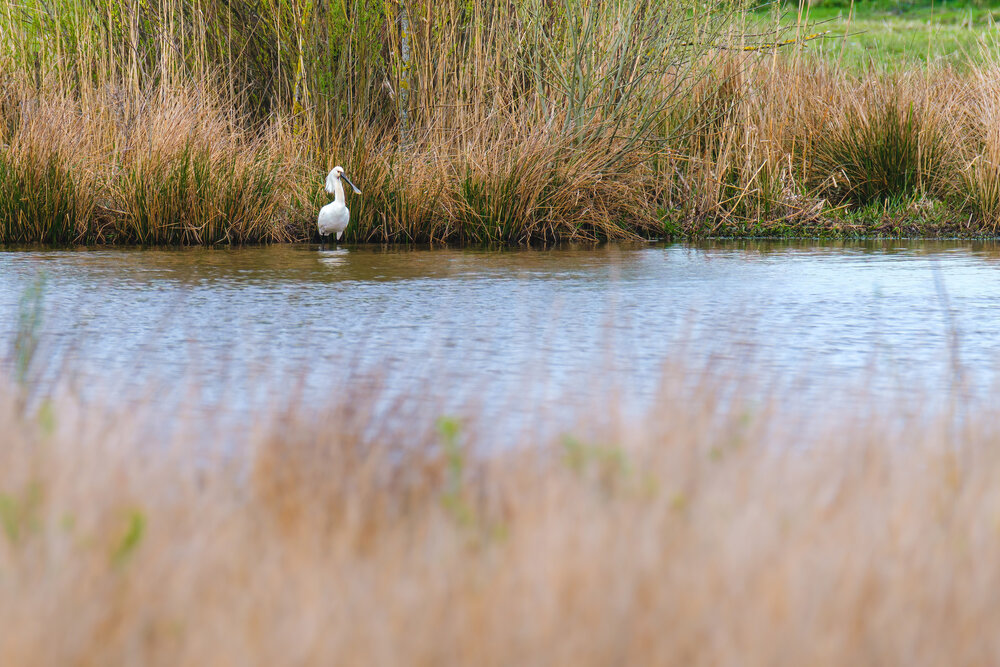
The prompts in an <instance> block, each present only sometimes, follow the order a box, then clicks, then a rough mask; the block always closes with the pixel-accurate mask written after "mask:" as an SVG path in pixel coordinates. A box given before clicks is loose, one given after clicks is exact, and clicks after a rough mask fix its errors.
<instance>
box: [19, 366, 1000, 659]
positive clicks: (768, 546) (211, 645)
mask: <svg viewBox="0 0 1000 667" xmlns="http://www.w3.org/2000/svg"><path fill="white" fill-rule="evenodd" d="M693 377H694V376H693V375H692V374H691V373H689V372H682V369H666V370H665V371H664V373H663V376H662V385H661V388H660V391H659V394H658V396H657V397H656V399H657V400H656V401H655V403H654V405H655V406H656V407H655V409H653V410H651V411H650V412H649V413H647V414H644V415H641V416H633V417H628V418H626V417H624V416H623V415H624V414H625V412H624V411H623V409H624V408H625V407H626V406H622V405H619V404H617V403H616V401H615V399H614V398H613V397H612V396H608V397H607V400H606V401H605V402H602V403H600V405H601V409H600V410H598V411H596V412H595V411H590V412H587V411H586V409H585V408H584V407H581V408H580V410H581V411H580V414H579V415H578V417H579V419H578V420H577V423H578V431H577V432H576V433H575V434H573V435H572V436H570V435H567V436H566V437H564V438H562V439H559V440H556V441H553V442H548V441H542V442H534V441H524V442H522V443H520V444H521V445H522V446H523V447H519V448H516V449H511V450H505V451H501V452H496V451H494V452H488V453H486V452H482V451H480V448H479V447H478V443H479V436H478V435H477V434H482V433H484V432H486V433H488V432H489V429H490V428H491V426H490V424H489V423H483V422H482V421H481V420H479V419H478V418H477V416H476V414H475V413H472V414H463V415H455V416H453V417H450V418H448V419H443V420H442V419H438V417H439V415H440V413H436V412H435V411H433V410H426V409H421V410H418V411H414V410H413V409H412V406H409V405H408V404H407V403H406V400H405V399H394V400H396V401H397V402H395V403H393V404H392V405H390V406H387V404H386V402H385V398H386V397H384V396H379V395H378V394H377V392H376V394H371V393H368V392H370V391H371V390H370V389H369V390H358V389H355V388H354V387H357V386H360V385H356V384H351V385H348V386H347V387H346V388H345V391H344V393H343V394H342V395H341V396H340V397H339V399H342V400H338V401H336V402H334V403H331V404H330V405H326V406H322V407H323V409H321V410H318V411H317V412H316V413H310V412H306V411H303V410H301V409H291V410H288V411H285V410H282V409H280V408H276V409H275V411H274V412H273V413H272V414H259V415H256V417H255V424H256V426H255V429H254V435H253V436H252V437H250V438H248V440H247V441H246V442H240V443H238V446H237V447H235V448H234V449H233V450H232V451H235V452H238V456H236V457H235V458H234V457H232V456H229V455H219V456H215V455H213V454H212V449H211V448H210V447H206V446H204V445H202V446H198V445H192V444H191V442H193V441H196V440H197V438H196V437H191V436H192V435H195V434H197V433H200V432H202V429H204V428H205V427H206V426H207V425H206V424H204V423H203V422H202V421H200V419H204V418H200V419H195V418H187V419H185V418H179V419H177V418H175V419H173V420H172V421H171V424H172V426H173V428H172V429H171V430H170V431H169V432H170V433H173V434H174V435H173V436H172V437H167V436H165V435H164V434H165V433H167V431H164V430H163V428H162V424H163V420H164V415H163V414H162V412H161V410H159V409H158V406H157V405H156V404H155V403H149V404H146V405H142V404H140V405H139V406H138V407H133V408H129V409H128V410H127V411H126V410H124V409H115V408H110V409H106V406H101V405H95V404H94V403H93V402H91V403H90V404H83V403H81V402H79V401H78V400H76V399H74V398H73V396H72V394H66V393H61V394H59V395H57V396H55V397H52V398H50V399H49V400H47V401H44V402H42V403H38V402H37V401H36V402H35V403H34V404H32V405H31V406H30V407H25V405H24V403H23V402H22V399H21V394H20V390H19V389H17V388H15V387H14V386H13V385H12V384H11V383H7V382H5V383H4V384H3V386H2V389H0V420H2V422H3V423H4V424H5V431H4V446H3V447H2V448H0V624H2V627H3V628H4V632H3V633H0V661H2V662H3V664H12V665H19V664H31V665H65V664H105V665H108V664H136V663H141V664H148V665H159V664H163V665H178V664H206V663H211V664H276V663H281V664H285V663H289V662H296V663H303V664H399V663H406V664H417V665H420V664H434V665H441V664H470V663H476V664H497V665H505V664H511V663H518V662H523V661H526V660H527V661H529V662H537V663H540V664H564V663H573V664H608V663H610V662H627V663H630V664H631V663H640V664H650V663H657V664H675V663H684V664H728V663H734V662H738V663H741V664H789V665H801V664H804V663H810V664H811V663H816V662H823V663H831V664H867V663H908V664H941V663H948V664H979V663H984V662H989V661H990V660H991V658H992V656H994V655H996V652H997V650H998V648H1000V647H998V646H997V638H996V633H993V632H991V631H990V630H991V629H992V628H994V627H996V623H997V621H998V617H1000V603H998V602H997V599H996V597H995V596H994V595H993V594H992V591H993V590H994V589H995V584H996V581H997V579H998V577H1000V565H998V564H1000V530H998V525H1000V496H998V492H997V486H996V484H995V479H996V476H997V474H1000V457H998V453H997V448H996V447H995V446H994V445H995V442H996V439H997V435H998V434H997V429H996V424H997V423H998V422H997V419H996V417H995V415H993V414H992V409H991V408H989V409H985V410H983V411H980V410H973V409H971V408H962V407H956V408H955V409H954V410H948V409H943V410H933V409H929V408H928V407H927V404H923V405H921V404H918V403H916V402H911V401H910V399H903V398H902V397H900V398H899V399H898V400H895V399H888V398H887V397H885V396H881V397H879V398H878V399H877V400H874V399H873V400H871V401H870V402H869V401H865V400H863V398H862V397H859V399H858V400H859V402H860V404H864V405H876V406H877V409H872V410H860V411H851V412H850V413H849V414H848V415H844V414H841V413H839V412H837V413H836V414H829V413H828V414H816V413H815V411H810V414H808V415H807V414H804V413H800V412H797V411H796V409H795V403H794V401H791V402H789V401H787V400H782V399H781V398H780V397H777V396H774V397H772V398H774V399H775V402H774V403H773V404H771V403H768V402H767V401H764V402H763V403H762V402H761V401H759V400H754V401H744V400H740V399H739V397H740V396H742V395H744V394H742V393H741V392H740V391H739V390H738V389H736V390H735V391H729V390H730V389H734V388H735V387H738V386H740V385H738V384H734V385H733V386H732V387H730V386H729V385H727V384H726V383H725V382H723V383H721V384H720V382H719V381H713V382H702V383H692V378H693ZM723 397H725V398H723ZM910 398H914V397H910ZM36 399H37V397H36ZM946 404H947V402H946V401H939V402H935V405H946ZM955 405H957V406H961V405H962V404H961V403H955ZM375 406H379V407H378V408H377V409H376V407H375ZM387 407H389V408H390V409H389V410H388V412H387ZM376 411H377V416H376ZM386 414H389V415H393V414H395V415H399V416H400V418H386V417H385V415H386ZM904 415H910V416H909V417H906V416H904ZM916 415H919V416H916Z"/></svg>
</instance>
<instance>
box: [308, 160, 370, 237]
mask: <svg viewBox="0 0 1000 667" xmlns="http://www.w3.org/2000/svg"><path fill="white" fill-rule="evenodd" d="M342 180H343V181H347V182H348V184H349V185H350V186H351V188H353V189H354V192H356V193H357V194H361V190H359V189H358V186H356V185H354V183H351V181H350V179H349V178H347V176H346V175H344V168H343V167H334V168H333V171H331V172H330V174H329V175H328V176H327V177H326V191H327V192H329V193H330V194H332V195H333V196H334V200H333V202H332V203H330V204H327V205H326V206H324V207H323V208H321V209H320V210H319V218H318V219H317V220H316V227H317V228H318V229H319V233H320V235H321V236H328V235H330V234H336V235H337V240H338V241H339V240H340V237H341V236H342V235H343V233H344V230H345V229H347V223H349V222H350V221H351V212H350V210H348V208H347V198H346V197H345V196H344V184H343V182H342Z"/></svg>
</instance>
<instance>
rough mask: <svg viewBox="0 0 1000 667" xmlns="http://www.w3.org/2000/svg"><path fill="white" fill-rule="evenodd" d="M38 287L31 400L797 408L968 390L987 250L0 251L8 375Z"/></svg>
mask: <svg viewBox="0 0 1000 667" xmlns="http://www.w3.org/2000/svg"><path fill="white" fill-rule="evenodd" d="M39 280H42V281H43V283H42V284H43V286H44V287H43V290H44V316H43V320H42V324H41V326H40V327H39V338H40V341H41V349H42V350H43V351H44V354H43V355H39V360H38V362H37V363H36V365H35V367H34V368H33V376H32V377H33V379H32V382H33V383H35V384H36V385H37V386H39V387H42V386H44V385H45V384H46V383H52V382H54V380H55V378H57V377H66V376H67V375H71V376H72V377H73V378H75V382H76V384H77V385H78V386H79V387H80V388H81V390H82V391H84V392H86V391H95V390H94V388H95V387H100V391H101V393H102V394H104V395H111V396H113V397H115V398H116V399H119V400H133V399H134V400H148V399H149V398H154V399H155V400H161V401H164V403H165V404H175V403H180V402H184V401H188V402H191V403H193V404H195V405H198V406H200V407H202V408H204V409H206V410H216V409H218V408H219V406H223V405H225V406H227V409H231V410H236V411H237V412H241V413H244V414H253V413H254V412H255V411H256V410H257V409H258V408H260V407H262V406H267V405H272V404H276V403H277V404H281V403H283V402H288V401H296V402H306V403H309V404H312V405H315V406H316V407H317V408H320V407H322V406H323V405H324V403H328V402H329V397H330V395H331V394H335V393H337V392H340V391H343V390H344V387H345V383H349V382H360V381H362V380H361V378H365V379H366V380H365V381H377V382H379V383H380V386H382V387H383V388H384V391H387V392H390V393H391V392H396V393H397V394H398V395H401V396H409V397H413V398H414V399H416V398H421V397H424V398H426V397H428V396H429V395H430V394H432V393H434V392H435V391H436V392H438V393H439V394H442V395H441V396H435V397H434V398H435V400H439V401H443V402H445V403H446V404H447V405H449V406H451V407H454V408H456V409H458V408H459V407H461V406H463V405H466V406H467V405H469V404H475V405H476V406H477V409H480V410H487V411H489V410H491V409H492V410H496V411H497V412H498V413H506V412H509V411H511V410H515V411H516V410H517V409H519V406H521V409H524V410H529V409H537V406H539V405H556V406H558V405H559V404H561V403H565V402H579V401H586V400H588V398H590V397H593V396H598V395H607V391H608V390H609V388H610V389H612V390H613V391H615V392H618V393H620V395H622V396H624V397H626V398H627V399H628V400H629V401H631V402H634V403H636V404H639V403H642V402H643V401H644V400H645V401H647V402H648V399H649V398H650V397H651V396H653V394H654V390H655V387H656V383H657V379H658V378H659V377H660V376H661V369H662V368H663V364H664V363H671V362H682V363H683V365H684V366H685V367H686V368H688V369H690V370H701V371H704V372H706V373H710V374H723V375H724V374H742V373H750V374H753V375H754V376H755V377H756V378H758V379H760V380H762V381H763V383H764V384H765V385H768V386H773V387H784V388H786V389H792V390H794V392H795V395H796V396H799V397H802V398H803V400H807V401H808V400H812V401H826V400H831V397H835V396H839V397H844V398H847V399H848V400H849V398H850V396H851V395H852V394H853V393H855V392H856V391H857V389H858V388H859V387H864V388H866V389H871V390H873V391H874V393H875V395H878V394H879V392H892V391H900V390H902V391H912V392H916V391H929V392H935V391H939V390H940V389H942V388H947V387H951V386H952V385H954V383H955V382H956V381H957V380H961V384H962V387H963V389H962V391H965V392H969V393H973V394H975V393H979V394H983V395H987V394H988V393H989V392H991V391H992V390H993V388H994V385H995V376H996V374H995V370H996V360H997V352H998V351H1000V310H998V306H1000V247H998V246H996V245H993V244H982V243H967V242H954V243H948V242H940V243H937V242H935V243H929V242H919V243H907V242H879V243H859V244H821V243H795V244H788V243H710V244H706V245H643V246H628V247H615V246H611V247H603V248H597V249H593V248H585V249H565V250H548V251H540V250H522V251H481V250H454V249H435V250H379V249H370V248H341V249H337V250H330V249H320V248H317V247H315V246H314V247H306V246H295V247H271V248H253V249H241V250H201V249H197V250H169V251H164V250H125V251H122V250H69V251H66V250H60V251H53V250H11V251H4V252H0V286H2V289H0V358H2V360H3V363H4V364H5V365H6V366H7V367H8V370H9V368H10V366H11V365H12V363H13V362H12V360H13V349H14V348H13V341H14V338H15V336H16V332H17V328H18V313H19V309H20V308H21V306H20V305H19V304H20V301H21V298H22V295H23V294H24V293H25V291H26V290H27V289H28V288H29V286H31V285H33V284H35V283H36V282H37V281H39ZM956 369H958V370H959V371H960V372H957V371H956ZM602 392H603V394H602Z"/></svg>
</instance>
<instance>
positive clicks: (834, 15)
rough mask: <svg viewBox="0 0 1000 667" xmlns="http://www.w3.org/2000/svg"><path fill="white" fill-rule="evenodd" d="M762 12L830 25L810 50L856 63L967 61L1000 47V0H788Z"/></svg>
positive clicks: (773, 18) (790, 21) (791, 24)
mask: <svg viewBox="0 0 1000 667" xmlns="http://www.w3.org/2000/svg"><path fill="white" fill-rule="evenodd" d="M756 16H757V20H759V21H761V23H764V24H769V25H780V26H781V27H782V29H783V30H784V31H786V32H793V31H794V30H795V26H796V25H798V24H800V23H801V24H804V25H807V26H808V28H807V30H808V32H810V33H811V32H820V31H827V30H828V31H829V34H828V35H827V36H826V37H824V38H823V39H820V40H815V41H812V42H810V43H809V45H808V50H809V51H810V52H813V53H820V54H823V55H824V56H826V57H827V58H829V59H832V60H834V61H839V62H841V63H843V64H844V65H846V66H848V67H850V68H852V69H861V68H864V67H866V66H869V67H870V66H875V67H886V68H898V69H902V68H910V67H915V66H923V65H926V64H950V65H954V66H958V67H962V66H966V65H968V64H969V63H970V62H981V61H982V59H983V55H984V50H985V51H986V52H993V53H996V50H997V36H998V33H997V26H996V22H997V21H998V20H1000V3H996V2H967V1H966V2H948V1H947V0H945V1H943V2H927V1H921V2H898V1H891V0H876V1H874V2H850V1H849V0H830V1H829V2H815V3H813V4H812V6H808V5H805V6H801V7H800V5H799V4H798V3H795V2H791V3H789V2H785V3H775V4H774V5H770V6H764V7H761V8H760V9H758V11H757V12H756ZM785 36H786V37H787V36H794V34H790V35H785Z"/></svg>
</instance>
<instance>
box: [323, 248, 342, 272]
mask: <svg viewBox="0 0 1000 667" xmlns="http://www.w3.org/2000/svg"><path fill="white" fill-rule="evenodd" d="M348 253H349V251H348V250H347V249H346V248H337V249H336V250H320V251H319V261H320V263H322V264H323V265H324V266H326V267H328V268H331V269H336V268H339V267H341V266H343V265H344V264H346V263H347V255H348Z"/></svg>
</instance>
